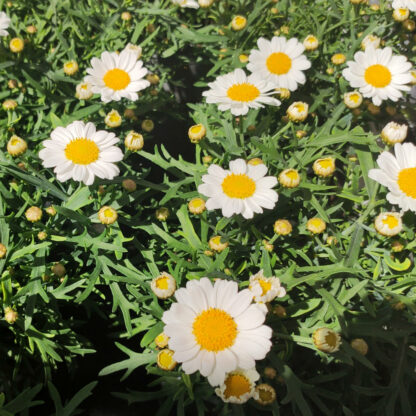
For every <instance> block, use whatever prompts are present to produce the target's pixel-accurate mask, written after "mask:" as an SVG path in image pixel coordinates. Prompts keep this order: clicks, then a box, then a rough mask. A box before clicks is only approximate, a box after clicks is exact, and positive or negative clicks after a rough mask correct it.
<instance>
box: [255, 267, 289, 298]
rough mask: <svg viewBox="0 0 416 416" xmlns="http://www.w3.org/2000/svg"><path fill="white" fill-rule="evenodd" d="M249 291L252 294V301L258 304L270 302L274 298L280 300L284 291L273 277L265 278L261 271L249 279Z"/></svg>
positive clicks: (278, 281)
mask: <svg viewBox="0 0 416 416" xmlns="http://www.w3.org/2000/svg"><path fill="white" fill-rule="evenodd" d="M249 289H250V290H251V291H252V292H253V294H254V300H255V301H256V302H259V303H266V302H271V301H272V300H273V299H274V298H276V297H278V298H282V297H283V296H285V295H286V290H285V288H284V287H283V286H281V284H280V279H278V278H277V277H275V276H272V277H265V276H264V273H263V270H260V271H259V272H257V273H256V274H255V275H253V276H251V277H250V283H249Z"/></svg>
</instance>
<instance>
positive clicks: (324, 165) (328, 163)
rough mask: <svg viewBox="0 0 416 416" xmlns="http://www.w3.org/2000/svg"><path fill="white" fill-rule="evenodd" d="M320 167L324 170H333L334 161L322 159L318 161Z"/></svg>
mask: <svg viewBox="0 0 416 416" xmlns="http://www.w3.org/2000/svg"><path fill="white" fill-rule="evenodd" d="M318 165H319V166H320V167H321V168H322V169H328V168H331V167H332V166H333V162H332V159H321V160H319V161H318Z"/></svg>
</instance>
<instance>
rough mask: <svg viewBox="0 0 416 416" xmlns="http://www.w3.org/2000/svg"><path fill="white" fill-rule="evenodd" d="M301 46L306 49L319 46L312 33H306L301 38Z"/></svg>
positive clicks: (311, 49)
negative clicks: (304, 36) (306, 34)
mask: <svg viewBox="0 0 416 416" xmlns="http://www.w3.org/2000/svg"><path fill="white" fill-rule="evenodd" d="M303 46H304V47H305V49H306V50H307V51H314V50H315V49H317V48H318V46H319V41H318V38H317V37H316V36H314V35H308V36H306V38H305V39H304V40H303Z"/></svg>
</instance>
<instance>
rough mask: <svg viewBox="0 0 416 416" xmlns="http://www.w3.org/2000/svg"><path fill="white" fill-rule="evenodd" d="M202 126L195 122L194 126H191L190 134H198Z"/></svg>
mask: <svg viewBox="0 0 416 416" xmlns="http://www.w3.org/2000/svg"><path fill="white" fill-rule="evenodd" d="M201 130H202V126H201V125H200V124H197V125H196V126H192V127H191V133H192V134H198V133H201Z"/></svg>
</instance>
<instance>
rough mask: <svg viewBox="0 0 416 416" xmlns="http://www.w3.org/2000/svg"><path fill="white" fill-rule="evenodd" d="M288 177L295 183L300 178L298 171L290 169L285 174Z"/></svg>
mask: <svg viewBox="0 0 416 416" xmlns="http://www.w3.org/2000/svg"><path fill="white" fill-rule="evenodd" d="M285 175H286V177H287V178H289V179H290V180H292V181H295V180H297V179H298V178H299V174H298V172H297V171H296V170H294V169H290V170H288V171H287V172H286V173H285Z"/></svg>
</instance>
